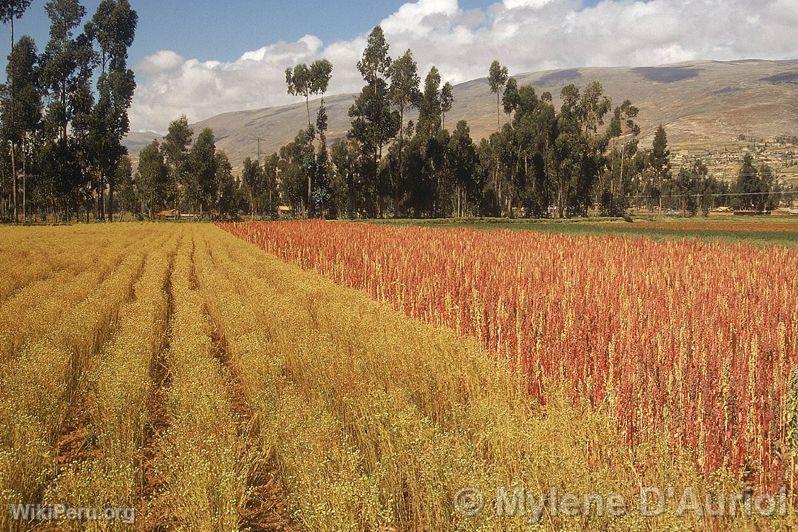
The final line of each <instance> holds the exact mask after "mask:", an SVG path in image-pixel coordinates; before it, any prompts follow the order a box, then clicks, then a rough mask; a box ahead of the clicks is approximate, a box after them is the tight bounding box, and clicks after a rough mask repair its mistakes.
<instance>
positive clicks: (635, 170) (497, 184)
mask: <svg viewBox="0 0 798 532" xmlns="http://www.w3.org/2000/svg"><path fill="white" fill-rule="evenodd" d="M323 63H324V64H325V65H326V68H324V69H320V68H318V67H317V65H316V64H315V63H314V65H311V66H310V67H308V66H306V65H298V66H297V67H295V68H294V69H293V70H289V71H287V73H286V81H287V85H288V92H289V93H291V94H301V95H304V96H305V98H306V105H307V110H308V128H307V129H303V130H301V131H300V132H299V133H298V134H297V136H296V138H295V139H294V140H293V141H292V142H290V143H289V144H288V145H286V146H284V147H283V148H281V149H280V151H279V153H278V154H274V155H272V156H271V157H269V158H267V159H266V161H265V163H264V164H263V165H262V166H261V165H258V164H257V162H253V161H251V160H247V161H245V171H244V176H245V177H244V185H245V188H246V190H247V197H248V203H249V210H250V212H252V213H255V214H261V215H263V214H269V213H273V212H274V210H273V208H274V206H275V205H276V204H277V203H279V202H283V203H287V204H289V205H290V206H291V207H292V208H293V210H294V211H295V212H297V213H299V214H307V215H318V216H327V217H341V216H346V217H382V216H389V215H390V216H396V217H402V216H414V217H427V216H436V217H442V216H464V215H491V216H509V217H513V216H552V215H555V216H559V217H567V216H579V215H586V214H587V212H588V210H589V209H591V208H596V209H598V210H599V212H600V213H601V214H604V215H611V216H618V215H622V214H624V213H625V212H626V211H627V209H628V208H629V207H630V204H631V202H637V203H638V204H647V205H648V206H649V207H651V208H652V209H653V208H654V207H655V206H658V207H660V208H663V207H665V208H670V209H680V210H683V211H685V212H690V213H695V212H696V211H698V210H701V209H703V210H705V211H706V210H708V209H709V206H710V205H713V204H714V205H722V204H724V202H726V201H727V200H720V201H717V200H713V199H712V198H715V197H716V196H714V195H716V194H723V193H728V192H729V191H730V190H732V189H731V188H730V187H729V186H728V185H726V184H725V183H723V182H721V181H719V180H717V179H714V178H713V177H712V176H710V175H709V172H708V170H707V168H706V166H705V165H703V163H701V162H697V163H696V164H694V165H693V166H692V167H688V168H682V169H680V170H679V171H678V173H677V174H676V175H674V174H673V171H672V169H671V165H670V152H669V150H668V143H667V136H666V133H665V130H664V128H662V127H661V126H660V127H659V128H658V130H657V132H656V134H655V138H654V141H653V144H652V146H651V147H650V148H649V149H641V148H640V146H639V135H640V127H639V126H638V124H637V122H636V119H637V115H638V112H639V111H638V109H637V108H636V107H635V106H634V105H633V104H632V103H631V102H629V101H624V102H623V103H621V105H619V106H616V107H613V106H612V104H611V102H610V100H609V98H608V97H607V96H606V95H605V94H604V92H603V89H602V86H601V85H600V84H599V83H597V82H593V83H590V84H588V85H587V86H585V87H584V88H583V89H581V90H580V89H579V88H577V87H576V86H575V85H568V86H566V87H564V88H563V89H562V91H561V93H560V102H561V103H560V106H559V108H555V106H554V104H553V98H552V95H551V94H550V93H547V92H544V93H542V94H538V93H537V92H536V91H535V89H534V88H533V87H531V86H519V85H518V82H517V80H516V79H514V78H512V77H510V76H509V73H508V70H507V68H506V67H504V66H502V65H501V64H500V63H499V62H498V61H494V62H493V64H491V66H490V68H489V71H488V74H489V75H488V82H489V86H490V90H491V92H492V93H494V94H495V95H496V123H497V130H496V131H495V132H494V133H493V134H492V135H490V136H489V137H488V138H486V139H483V140H482V141H480V142H479V143H475V142H474V141H473V139H472V138H471V134H470V130H469V127H468V124H467V123H466V122H464V121H460V122H458V123H457V124H456V125H455V126H454V128H453V130H451V131H450V130H449V129H447V127H446V121H445V118H446V113H447V112H449V111H450V110H451V108H452V105H453V101H454V97H453V92H452V86H451V85H450V84H449V83H445V84H443V85H442V84H441V75H440V72H439V71H438V69H437V68H435V67H434V66H433V67H432V68H431V69H430V70H429V72H428V74H427V75H426V78H425V79H424V80H423V83H422V80H421V79H420V76H419V73H418V66H417V64H416V61H415V60H414V58H413V55H412V52H411V51H410V50H407V51H406V52H404V53H403V54H402V55H401V56H399V57H398V58H396V59H392V58H391V57H390V56H389V45H388V43H387V42H386V40H385V36H384V34H383V31H382V29H381V28H380V27H379V26H377V27H376V28H374V30H373V31H372V32H371V34H370V35H369V38H368V43H367V46H366V49H365V50H364V52H363V56H362V58H361V60H360V61H359V62H358V64H357V67H358V70H359V71H360V73H361V75H362V77H363V81H364V86H363V89H362V90H361V92H360V94H359V95H358V96H357V98H356V99H355V101H354V103H353V105H352V107H351V108H350V110H349V116H350V118H351V127H350V130H349V132H348V134H347V136H346V138H343V139H340V140H338V141H336V142H334V143H333V144H332V146H331V147H330V148H329V149H328V145H327V139H326V124H327V116H326V110H325V107H324V101H323V98H322V100H321V105H320V107H319V110H318V115H317V120H316V124H315V125H313V124H312V123H311V120H310V106H309V103H308V102H309V96H310V95H311V94H323V92H324V91H325V90H326V87H327V83H328V82H329V77H330V74H331V72H332V66H331V65H329V63H328V62H326V61H324V62H323ZM314 72H321V74H320V75H319V74H316V75H314ZM314 87H316V88H315V89H314ZM414 108H415V109H417V111H418V115H417V119H416V121H415V122H414V121H412V120H407V115H408V111H409V110H410V109H414ZM502 116H504V120H502ZM768 171H769V170H768ZM744 173H746V175H748V171H747V170H745V171H744ZM763 182H764V181H763ZM774 185H775V182H773V183H770V185H769V186H774ZM746 186H747V185H739V186H735V187H734V190H737V189H740V190H743V189H745V190H748V189H747V188H746ZM741 187H742V188H741ZM748 188H750V187H748ZM267 198H268V199H267Z"/></svg>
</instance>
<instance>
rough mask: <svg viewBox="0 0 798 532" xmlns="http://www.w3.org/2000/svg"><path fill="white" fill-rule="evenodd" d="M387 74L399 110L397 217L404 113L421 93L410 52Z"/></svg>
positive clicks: (391, 94)
mask: <svg viewBox="0 0 798 532" xmlns="http://www.w3.org/2000/svg"><path fill="white" fill-rule="evenodd" d="M388 74H389V76H390V78H391V86H390V89H389V94H390V99H391V103H392V104H393V105H395V106H396V107H397V108H398V109H399V147H398V157H399V171H398V176H397V179H396V180H395V181H396V182H395V183H394V184H393V191H394V192H393V196H394V207H393V208H394V216H398V214H399V203H400V199H401V198H400V196H401V190H402V188H403V187H404V160H403V155H404V153H403V152H404V146H405V144H404V141H405V136H404V129H405V112H406V111H407V110H408V109H410V108H411V107H413V106H414V105H417V104H418V102H419V99H420V97H421V93H420V91H419V89H418V85H419V83H421V79H420V78H419V77H418V65H417V64H416V60H415V59H413V54H412V52H411V51H410V50H407V51H405V53H404V54H402V56H401V57H399V58H398V59H397V60H395V61H394V62H393V63H392V64H391V66H390V67H389V69H388Z"/></svg>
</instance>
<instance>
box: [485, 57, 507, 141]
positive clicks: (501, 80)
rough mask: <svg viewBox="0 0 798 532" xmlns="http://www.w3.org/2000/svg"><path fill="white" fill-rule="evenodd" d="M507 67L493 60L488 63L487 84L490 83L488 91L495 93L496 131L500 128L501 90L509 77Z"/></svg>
mask: <svg viewBox="0 0 798 532" xmlns="http://www.w3.org/2000/svg"><path fill="white" fill-rule="evenodd" d="M509 77H510V76H509V74H508V72H507V67H505V66H502V65H501V63H499V62H498V61H493V62H492V63H491V64H490V70H489V71H488V85H490V92H492V93H493V94H495V95H496V131H499V130H500V129H501V112H500V111H499V105H500V100H501V95H502V91H503V90H504V86H505V85H506V84H507V80H508V79H509Z"/></svg>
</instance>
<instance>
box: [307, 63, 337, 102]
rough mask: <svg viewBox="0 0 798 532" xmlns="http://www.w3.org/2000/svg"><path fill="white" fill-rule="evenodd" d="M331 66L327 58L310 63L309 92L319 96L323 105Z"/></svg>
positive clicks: (330, 75)
mask: <svg viewBox="0 0 798 532" xmlns="http://www.w3.org/2000/svg"><path fill="white" fill-rule="evenodd" d="M332 71H333V66H332V63H330V62H329V61H328V60H327V59H319V60H317V61H313V64H311V65H310V93H311V94H318V95H320V96H321V103H322V105H324V94H325V93H326V92H327V87H328V86H329V85H330V78H332Z"/></svg>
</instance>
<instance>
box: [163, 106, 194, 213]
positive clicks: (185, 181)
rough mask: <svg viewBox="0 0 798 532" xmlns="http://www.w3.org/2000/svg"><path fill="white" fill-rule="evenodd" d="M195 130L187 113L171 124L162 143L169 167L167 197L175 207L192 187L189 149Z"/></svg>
mask: <svg viewBox="0 0 798 532" xmlns="http://www.w3.org/2000/svg"><path fill="white" fill-rule="evenodd" d="M193 136H194V131H192V129H191V127H189V125H188V119H187V118H186V116H185V115H183V116H181V117H180V118H178V119H177V120H175V121H173V122H172V123H171V124H169V131H168V132H167V134H166V136H165V137H164V139H163V144H161V151H162V152H163V155H164V160H165V161H166V164H167V165H168V168H169V186H168V188H167V197H168V198H169V201H170V203H171V205H172V206H173V207H174V208H181V207H182V205H183V203H184V202H185V198H186V196H187V195H188V192H189V190H190V189H191V182H192V176H191V168H190V165H189V160H188V150H189V147H190V146H191V139H192V138H193Z"/></svg>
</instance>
